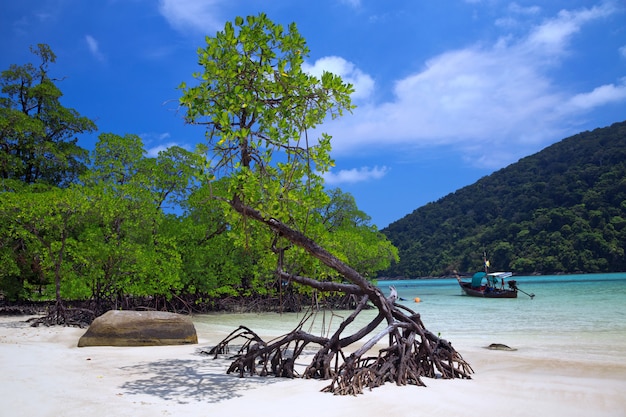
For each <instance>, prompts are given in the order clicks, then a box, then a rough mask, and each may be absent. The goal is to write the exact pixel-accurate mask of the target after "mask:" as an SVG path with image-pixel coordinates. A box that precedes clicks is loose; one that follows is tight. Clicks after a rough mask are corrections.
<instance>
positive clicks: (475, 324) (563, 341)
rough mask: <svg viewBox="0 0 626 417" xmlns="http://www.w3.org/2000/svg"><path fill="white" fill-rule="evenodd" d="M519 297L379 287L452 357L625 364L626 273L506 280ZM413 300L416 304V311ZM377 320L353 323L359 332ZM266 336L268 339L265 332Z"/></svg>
mask: <svg viewBox="0 0 626 417" xmlns="http://www.w3.org/2000/svg"><path fill="white" fill-rule="evenodd" d="M514 278H515V280H516V281H517V282H518V286H519V288H520V289H521V290H523V291H525V292H527V293H529V294H530V293H534V294H535V297H534V298H533V299H530V297H528V296H526V295H524V294H523V293H520V294H519V295H518V298H516V299H484V298H476V297H468V296H466V295H463V294H462V291H461V288H460V287H459V285H458V283H457V281H456V279H430V280H403V281H381V282H379V286H380V288H381V289H382V290H383V292H385V293H388V292H389V289H388V287H389V285H394V286H395V287H396V289H397V291H398V294H399V296H400V297H401V298H404V299H405V300H404V301H400V303H401V304H403V305H405V306H406V307H408V308H410V309H412V310H414V311H416V312H418V313H420V315H421V318H422V321H423V323H424V325H425V326H426V328H427V329H428V330H430V331H432V332H434V333H439V334H440V335H441V337H443V338H445V339H446V340H449V341H450V342H452V343H453V345H454V346H455V347H456V348H457V349H461V350H463V349H479V348H482V347H484V346H487V345H489V344H491V343H504V344H507V345H509V346H511V347H515V348H517V349H519V351H518V354H520V355H530V356H535V357H537V356H539V357H546V358H555V357H559V358H561V359H563V358H569V359H576V360H584V361H594V360H597V361H600V362H607V361H609V362H611V361H619V362H623V361H624V360H626V273H619V274H594V275H560V276H536V277H535V276H533V277H518V276H516V277H514ZM415 297H419V298H420V300H421V302H419V303H416V302H415V301H414V299H415ZM376 313H377V311H376V310H374V309H372V310H368V311H365V312H363V313H362V314H360V315H359V317H358V319H357V320H356V321H355V323H354V324H353V325H351V327H350V329H353V328H359V327H360V326H362V325H364V324H366V323H367V322H368V321H369V320H371V319H372V318H373V317H374V315H375V314H376ZM349 314H350V311H335V312H328V311H323V312H319V313H317V314H316V316H315V317H314V319H313V320H310V321H309V322H307V325H306V326H305V327H304V330H306V331H310V332H312V333H314V334H322V335H324V334H325V335H327V334H328V331H329V330H330V329H333V328H336V326H337V325H339V323H340V322H341V321H342V319H343V318H345V317H347V316H348V315H349ZM303 316H304V314H303V313H299V314H295V313H292V314H282V315H281V314H277V313H262V314H255V313H248V314H210V315H203V316H199V317H196V320H195V321H196V323H197V325H200V326H202V325H207V326H210V327H211V329H213V330H215V329H217V330H218V331H220V332H222V333H224V335H226V334H228V333H230V332H231V331H232V330H234V329H235V328H237V327H238V326H239V325H245V326H247V327H249V328H251V329H252V330H255V331H256V330H258V329H264V330H263V331H265V332H266V333H268V334H265V335H263V336H279V335H282V334H285V333H288V332H289V331H291V330H292V329H293V328H294V327H295V326H296V325H297V324H298V322H299V321H300V320H301V319H302V318H303ZM268 329H269V331H268Z"/></svg>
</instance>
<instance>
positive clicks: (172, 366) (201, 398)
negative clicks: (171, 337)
mask: <svg viewBox="0 0 626 417" xmlns="http://www.w3.org/2000/svg"><path fill="white" fill-rule="evenodd" d="M227 364H230V361H226V360H220V359H212V358H209V359H206V358H204V359H188V360H185V359H166V360H161V361H155V362H147V363H143V364H139V365H133V366H125V367H123V368H121V369H122V370H124V371H126V372H129V373H130V374H131V375H141V376H143V378H141V379H136V380H133V381H128V382H126V383H124V384H123V385H122V386H121V387H120V388H122V389H124V390H125V391H126V392H125V393H126V394H132V395H138V394H146V395H152V396H155V397H159V398H161V399H164V400H168V401H176V402H178V403H179V404H186V403H188V402H192V401H198V402H207V403H215V402H219V401H224V400H229V399H232V398H236V397H241V396H242V395H243V394H242V393H241V392H242V391H245V390H249V389H254V388H257V387H260V386H263V385H268V384H272V383H277V382H280V380H279V379H277V378H264V377H258V376H253V377H248V376H247V377H246V378H239V376H238V375H233V374H226V368H227V366H228V365H227Z"/></svg>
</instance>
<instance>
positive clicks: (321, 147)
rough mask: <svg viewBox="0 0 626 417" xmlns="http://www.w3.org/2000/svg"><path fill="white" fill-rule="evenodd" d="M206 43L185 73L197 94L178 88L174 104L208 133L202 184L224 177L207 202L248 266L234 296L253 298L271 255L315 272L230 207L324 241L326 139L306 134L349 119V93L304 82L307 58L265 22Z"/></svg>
mask: <svg viewBox="0 0 626 417" xmlns="http://www.w3.org/2000/svg"><path fill="white" fill-rule="evenodd" d="M206 44H207V45H206V47H205V48H201V49H199V50H198V56H199V64H200V66H201V67H202V68H203V72H202V73H197V74H194V77H195V78H196V80H197V82H198V83H197V85H195V86H190V87H188V86H187V85H186V84H184V83H183V84H182V85H181V86H180V88H181V90H182V91H183V95H182V97H181V99H180V102H181V105H182V106H183V107H185V109H186V120H187V122H188V123H194V124H204V125H206V126H207V141H208V144H207V151H208V155H207V161H211V162H212V164H211V165H209V164H207V166H208V168H209V171H210V174H209V175H208V176H207V178H208V179H211V178H220V177H223V178H224V184H225V187H219V188H218V189H216V190H214V192H215V194H214V197H217V198H220V199H221V200H222V201H224V202H226V203H227V204H225V205H224V207H223V212H224V216H225V219H226V222H227V224H228V225H229V236H230V237H231V239H233V242H234V244H235V246H236V247H237V248H238V249H239V250H242V251H243V253H244V254H246V256H247V257H248V258H247V261H246V262H248V264H249V265H254V269H255V270H254V271H252V274H251V275H248V276H247V281H244V282H243V283H242V287H243V288H247V287H250V286H251V287H252V288H254V289H255V290H256V291H262V288H268V287H270V286H272V285H274V284H272V283H265V282H264V281H265V279H264V278H265V276H266V273H264V272H263V271H271V270H272V267H271V265H272V264H273V265H274V268H275V266H276V262H277V255H276V254H277V253H286V255H285V257H284V258H283V257H280V260H279V262H281V263H282V265H283V266H290V267H291V268H292V270H296V271H297V272H305V271H307V272H309V273H312V272H315V270H316V266H317V262H315V261H313V260H310V259H307V257H306V256H305V253H304V252H303V251H302V250H301V249H298V248H295V247H294V248H292V247H291V244H289V243H288V242H286V241H283V239H282V238H281V237H280V236H276V235H274V234H273V233H272V232H271V231H269V230H268V229H267V228H266V227H264V226H262V225H259V224H255V223H254V222H250V221H248V220H247V218H246V216H245V215H244V216H240V213H237V212H235V211H234V210H232V208H231V205H234V204H237V203H243V204H244V205H246V206H248V207H251V208H253V209H254V210H257V211H259V212H260V213H262V214H263V215H264V216H265V217H267V218H273V219H277V220H279V221H280V222H283V223H285V224H287V225H289V226H290V227H292V228H294V229H296V230H299V231H302V232H306V234H307V235H308V236H310V237H312V238H313V239H323V235H324V234H325V233H327V231H326V229H324V227H323V225H322V224H321V223H320V222H319V221H318V220H319V219H318V214H317V210H318V209H319V208H320V207H323V206H324V205H325V204H327V203H328V196H327V195H326V193H325V191H324V188H323V181H322V179H321V177H320V176H319V174H318V173H320V172H325V171H327V170H328V168H329V166H331V165H332V160H331V158H330V155H329V152H330V137H329V136H327V135H324V134H322V135H321V136H320V137H318V138H309V137H308V132H309V130H311V129H312V128H314V127H317V126H318V125H320V124H321V123H322V122H323V121H324V120H325V118H326V117H336V116H339V115H341V114H342V113H343V111H345V110H351V108H352V105H351V101H350V94H351V93H352V91H353V88H352V86H351V85H348V84H344V83H343V82H342V80H341V78H340V77H338V76H336V75H334V74H331V73H324V74H323V75H322V77H321V79H318V78H316V77H314V76H311V75H309V74H307V73H305V72H304V71H303V70H302V64H303V62H304V59H305V58H306V57H307V56H308V53H309V50H308V48H307V46H306V43H305V40H304V38H303V37H302V36H301V35H300V34H299V33H298V31H297V28H296V25H295V24H291V25H289V27H288V29H287V30H285V29H284V28H283V27H282V26H281V25H277V24H275V23H273V22H272V21H270V20H269V19H268V18H267V16H266V15H265V14H259V15H258V16H248V17H246V18H245V19H244V18H241V17H238V18H236V19H235V21H234V22H228V23H226V25H225V27H224V30H223V31H221V32H218V33H217V35H216V36H215V37H212V38H209V37H207V39H206ZM287 248H289V250H288V251H285V249H287ZM257 268H259V269H257ZM270 277H271V275H270ZM270 279H273V278H270Z"/></svg>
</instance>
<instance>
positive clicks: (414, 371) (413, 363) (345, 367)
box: [208, 297, 473, 395]
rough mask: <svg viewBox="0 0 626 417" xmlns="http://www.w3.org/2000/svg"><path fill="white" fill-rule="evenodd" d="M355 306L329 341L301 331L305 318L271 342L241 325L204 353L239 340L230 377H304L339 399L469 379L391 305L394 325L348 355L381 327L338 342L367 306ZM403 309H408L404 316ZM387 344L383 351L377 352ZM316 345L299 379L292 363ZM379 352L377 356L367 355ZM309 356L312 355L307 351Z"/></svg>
mask: <svg viewBox="0 0 626 417" xmlns="http://www.w3.org/2000/svg"><path fill="white" fill-rule="evenodd" d="M366 298H367V297H365V298H364V300H363V301H362V302H361V303H360V304H359V307H358V308H357V310H355V311H354V312H353V313H352V315H350V317H348V318H347V319H346V320H344V321H343V322H342V323H341V325H340V326H339V328H338V329H337V330H336V331H335V333H334V334H333V335H332V337H329V338H328V337H319V336H315V335H312V334H310V333H307V332H304V331H303V330H302V327H303V324H304V322H305V321H306V320H307V319H308V318H310V317H311V315H309V316H307V317H305V318H304V319H303V320H302V321H301V322H300V324H299V325H298V326H297V328H296V329H295V330H293V331H292V332H290V333H288V334H287V335H284V336H282V337H279V338H277V339H274V340H272V341H269V342H265V341H264V340H262V339H261V338H260V337H259V336H258V335H257V334H256V333H254V332H253V331H252V330H250V329H248V328H247V327H244V326H240V327H239V328H238V329H236V330H235V331H233V332H232V333H231V334H230V335H229V336H228V337H226V338H225V339H224V340H222V341H221V342H220V343H219V344H218V345H217V346H215V347H213V348H212V349H211V350H210V351H209V352H208V353H209V354H211V355H213V356H214V357H215V358H217V357H218V356H219V355H222V354H229V353H230V345H231V343H232V342H234V341H235V340H240V339H243V340H244V342H243V344H242V345H241V346H240V347H239V349H238V350H237V352H236V353H235V354H234V356H233V358H232V359H233V362H232V363H231V365H230V367H229V368H228V371H227V372H228V373H236V374H239V376H240V377H244V376H246V375H260V376H275V377H286V378H294V377H303V378H315V379H322V380H329V379H330V380H331V383H330V385H328V386H326V387H325V388H324V389H323V390H322V391H324V392H331V393H334V394H337V395H356V394H361V393H363V391H364V390H365V389H372V388H375V387H378V386H381V385H383V384H385V383H386V382H392V383H395V384H397V385H416V386H425V383H424V382H423V381H422V377H427V378H443V379H452V378H462V379H470V378H471V376H470V375H471V374H472V373H473V370H472V368H471V366H470V365H469V364H468V363H467V362H465V360H464V359H463V358H462V357H461V355H460V354H459V353H458V352H457V351H456V350H455V349H454V348H453V347H452V344H451V343H449V342H447V341H446V340H444V339H441V338H439V337H438V336H436V335H434V334H433V333H431V332H429V331H428V330H426V329H424V327H423V324H422V322H421V320H420V317H419V314H416V313H414V312H411V311H410V310H408V309H407V308H406V307H404V306H400V305H398V304H393V306H394V308H393V316H394V318H395V320H393V321H392V322H391V323H388V324H387V326H386V327H384V328H383V329H382V330H380V331H379V332H378V333H377V334H375V335H374V336H373V337H371V338H370V339H369V340H367V341H365V342H364V343H363V344H362V345H361V346H360V347H359V348H358V349H356V350H355V351H354V352H352V353H351V354H349V355H346V353H345V348H346V347H347V346H351V345H352V343H354V342H356V341H358V340H361V339H362V338H363V337H365V336H366V335H368V334H371V333H372V331H373V330H375V329H377V328H378V325H379V324H381V323H382V322H383V316H382V315H379V316H377V317H376V318H375V319H374V320H372V321H371V322H370V323H369V324H368V325H367V326H365V327H364V328H363V329H360V330H359V331H357V332H355V333H353V334H351V335H349V336H346V337H342V334H343V332H344V330H345V328H346V327H347V325H348V324H349V323H350V322H352V321H353V320H354V318H355V317H356V315H357V314H358V313H359V312H360V311H361V310H362V308H363V306H364V305H365V300H366ZM401 310H408V311H409V312H410V313H411V314H410V315H405V314H404V313H403V312H402V311H401ZM384 339H387V340H388V343H387V344H386V346H385V347H381V344H383V342H382V341H383V340H384ZM309 345H317V347H318V348H317V352H316V353H315V355H313V359H312V360H311V362H310V364H309V365H308V366H306V368H305V369H304V371H303V372H302V374H300V373H299V372H298V370H297V369H296V367H295V364H296V360H297V358H298V357H300V356H301V355H302V353H303V352H304V351H305V347H307V346H309ZM375 348H378V349H379V351H378V354H377V355H371V351H372V350H374V349H375ZM309 352H310V351H309Z"/></svg>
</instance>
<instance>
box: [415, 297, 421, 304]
mask: <svg viewBox="0 0 626 417" xmlns="http://www.w3.org/2000/svg"><path fill="white" fill-rule="evenodd" d="M413 301H415V302H416V303H419V302H420V301H422V300H420V298H419V297H415V300H413Z"/></svg>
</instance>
